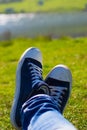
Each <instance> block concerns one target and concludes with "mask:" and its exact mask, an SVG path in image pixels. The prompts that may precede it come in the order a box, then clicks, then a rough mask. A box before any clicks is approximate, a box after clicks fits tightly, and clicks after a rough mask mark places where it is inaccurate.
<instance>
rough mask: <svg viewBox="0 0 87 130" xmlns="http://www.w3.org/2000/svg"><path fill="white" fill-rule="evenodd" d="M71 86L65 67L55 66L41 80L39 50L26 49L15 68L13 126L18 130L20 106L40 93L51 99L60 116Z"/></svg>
mask: <svg viewBox="0 0 87 130" xmlns="http://www.w3.org/2000/svg"><path fill="white" fill-rule="evenodd" d="M71 86H72V75H71V72H70V70H69V69H68V67H66V66H65V65H57V66H55V67H54V68H53V69H52V70H51V71H50V72H49V74H48V75H47V77H46V79H45V80H43V77H42V54H41V52H40V50H39V49H37V48H34V47H32V48H29V49H27V50H26V51H25V52H24V53H23V55H22V56H21V58H20V60H19V63H18V67H17V73H16V90H15V97H14V101H13V105H12V110H11V122H12V124H13V126H14V127H15V128H17V129H20V127H21V121H20V120H21V117H20V111H21V107H22V105H23V104H24V102H25V101H27V100H28V99H29V98H30V97H31V96H33V95H36V94H38V92H41V91H43V92H44V93H45V94H47V95H49V96H51V97H52V98H53V100H54V102H55V104H56V105H57V106H58V108H59V109H60V113H61V114H62V113H63V110H64V108H65V106H66V104H67V101H68V98H69V96H70V91H71Z"/></svg>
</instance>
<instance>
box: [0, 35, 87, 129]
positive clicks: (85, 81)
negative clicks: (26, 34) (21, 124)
mask: <svg viewBox="0 0 87 130" xmlns="http://www.w3.org/2000/svg"><path fill="white" fill-rule="evenodd" d="M31 46H35V47H38V48H39V49H40V50H41V52H42V54H43V77H44V78H45V77H46V75H47V73H48V72H49V71H50V70H51V69H52V67H54V66H55V65H57V64H65V65H67V66H68V67H69V68H70V69H71V71H72V75H73V88H72V93H71V97H70V100H69V103H68V105H67V107H66V109H65V112H64V116H65V117H66V118H67V119H68V120H69V121H71V122H72V123H73V124H74V125H75V126H76V127H77V128H78V129H79V130H87V38H76V39H73V38H68V37H63V38H60V39H54V40H52V39H49V38H48V39H46V38H35V39H23V38H22V39H21V38H19V39H14V40H12V41H7V42H0V130H14V128H12V126H11V123H10V109H11V105H12V100H13V96H14V89H15V73H16V66H17V63H18V60H19V58H20V56H21V54H22V53H23V52H24V51H25V49H27V48H28V47H31Z"/></svg>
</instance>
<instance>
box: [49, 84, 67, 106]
mask: <svg viewBox="0 0 87 130" xmlns="http://www.w3.org/2000/svg"><path fill="white" fill-rule="evenodd" d="M49 88H50V91H51V96H52V97H53V99H54V101H55V103H56V104H57V105H58V106H59V107H61V105H62V99H63V95H64V94H65V90H67V88H66V87H60V86H49Z"/></svg>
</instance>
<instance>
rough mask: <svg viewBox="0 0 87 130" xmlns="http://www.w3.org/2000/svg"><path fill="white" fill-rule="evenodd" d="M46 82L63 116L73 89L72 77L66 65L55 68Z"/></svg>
mask: <svg viewBox="0 0 87 130" xmlns="http://www.w3.org/2000/svg"><path fill="white" fill-rule="evenodd" d="M45 82H46V83H47V84H48V86H49V89H50V91H51V93H50V96H51V97H53V99H54V102H55V104H56V105H57V107H58V108H59V110H60V113H61V114H62V113H63V111H64V108H65V106H66V104H67V101H68V99H69V96H70V91H71V87H72V75H71V72H70V70H69V69H68V68H67V67H66V66H64V65H57V66H55V67H54V68H53V69H52V70H51V72H49V74H48V75H47V77H46V79H45Z"/></svg>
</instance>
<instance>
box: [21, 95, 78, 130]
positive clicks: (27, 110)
mask: <svg viewBox="0 0 87 130" xmlns="http://www.w3.org/2000/svg"><path fill="white" fill-rule="evenodd" d="M21 122H22V130H76V128H75V127H74V126H73V125H72V124H71V123H70V122H69V121H68V120H66V119H65V118H64V117H63V116H62V114H61V113H60V112H59V109H58V107H57V106H56V105H55V103H54V100H53V99H52V98H51V97H50V96H48V95H45V94H39V95H36V96H33V97H32V98H30V99H29V100H28V101H26V102H25V103H24V104H23V106H22V111H21Z"/></svg>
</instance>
